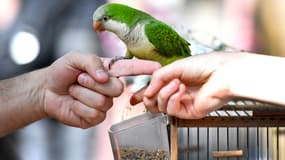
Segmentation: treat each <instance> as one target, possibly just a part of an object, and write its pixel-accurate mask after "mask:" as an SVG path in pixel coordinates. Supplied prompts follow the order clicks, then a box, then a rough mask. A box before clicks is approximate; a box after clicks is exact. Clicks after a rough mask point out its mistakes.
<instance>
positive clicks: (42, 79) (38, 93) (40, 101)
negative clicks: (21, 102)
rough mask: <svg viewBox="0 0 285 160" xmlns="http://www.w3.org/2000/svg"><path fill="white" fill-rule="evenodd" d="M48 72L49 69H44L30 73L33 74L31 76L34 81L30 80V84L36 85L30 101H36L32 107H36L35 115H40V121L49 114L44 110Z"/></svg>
mask: <svg viewBox="0 0 285 160" xmlns="http://www.w3.org/2000/svg"><path fill="white" fill-rule="evenodd" d="M47 72H48V69H47V68H43V69H39V70H37V71H34V72H31V73H30V74H32V75H31V79H32V80H30V82H31V83H34V86H33V87H32V88H31V91H30V94H29V99H34V101H33V102H32V104H31V106H33V107H34V111H35V114H36V115H38V118H39V119H42V118H45V117H47V114H46V112H45V110H44V105H45V104H44V102H45V95H46V84H47V75H48V73H47ZM35 97H36V98H35Z"/></svg>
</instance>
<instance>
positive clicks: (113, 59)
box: [108, 56, 131, 70]
mask: <svg viewBox="0 0 285 160" xmlns="http://www.w3.org/2000/svg"><path fill="white" fill-rule="evenodd" d="M122 59H131V58H129V57H125V56H116V57H113V58H112V59H111V61H110V63H109V65H108V69H109V70H111V67H112V65H113V64H114V63H115V62H117V61H119V60H122Z"/></svg>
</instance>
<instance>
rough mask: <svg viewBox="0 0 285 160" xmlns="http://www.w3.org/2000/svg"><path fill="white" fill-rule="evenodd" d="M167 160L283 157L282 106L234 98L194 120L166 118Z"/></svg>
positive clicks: (284, 123)
mask: <svg viewBox="0 0 285 160" xmlns="http://www.w3.org/2000/svg"><path fill="white" fill-rule="evenodd" d="M170 143H171V144H170V148H171V150H170V154H171V160H177V159H179V160H191V159H194V160H199V159H202V160H204V159H208V160H211V159H229V160H237V159H266V160H279V159H280V160H281V159H285V152H284V150H285V108H282V107H277V106H274V105H269V104H263V103H259V102H254V101H243V100H240V101H235V102H230V103H228V104H227V105H225V106H224V107H223V108H222V109H220V110H217V111H214V112H212V113H210V114H209V115H207V116H206V117H205V118H202V119H196V120H186V119H179V118H175V117H171V118H170Z"/></svg>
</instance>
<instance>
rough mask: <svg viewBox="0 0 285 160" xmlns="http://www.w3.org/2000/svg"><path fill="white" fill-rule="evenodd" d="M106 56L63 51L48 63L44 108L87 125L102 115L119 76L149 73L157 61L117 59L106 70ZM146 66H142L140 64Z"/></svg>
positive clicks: (117, 87) (61, 118) (68, 121)
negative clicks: (100, 56) (108, 69)
mask: <svg viewBox="0 0 285 160" xmlns="http://www.w3.org/2000/svg"><path fill="white" fill-rule="evenodd" d="M109 62H110V59H108V58H101V59H100V58H99V57H97V56H95V55H86V54H67V55H65V56H64V57H62V58H60V59H58V60H57V61H55V62H54V63H53V64H52V65H51V66H50V67H48V72H47V75H48V80H47V84H46V86H45V87H46V90H45V97H44V111H45V112H46V114H47V115H48V116H49V117H52V118H56V119H58V120H59V121H61V122H63V123H64V124H67V125H71V126H75V127H80V128H88V127H91V126H93V125H95V124H98V123H100V122H101V121H103V120H104V119H105V116H106V112H107V111H108V110H109V109H110V107H111V106H112V104H113V97H116V96H119V95H120V94H121V93H122V91H123V85H122V83H121V81H120V80H119V79H118V78H117V77H119V76H126V75H137V74H151V73H152V72H153V71H154V70H155V69H158V68H159V67H160V65H159V64H158V63H156V62H150V61H143V60H121V61H118V62H115V63H114V64H113V65H112V68H111V70H110V71H109V72H107V71H106V68H108V64H109ZM146 65H147V66H148V67H147V68H146V67H142V66H146Z"/></svg>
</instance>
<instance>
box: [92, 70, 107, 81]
mask: <svg viewBox="0 0 285 160" xmlns="http://www.w3.org/2000/svg"><path fill="white" fill-rule="evenodd" d="M95 73H96V77H97V78H100V79H104V80H105V79H108V77H109V76H108V73H107V72H106V71H105V70H103V69H97V70H96V72H95Z"/></svg>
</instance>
